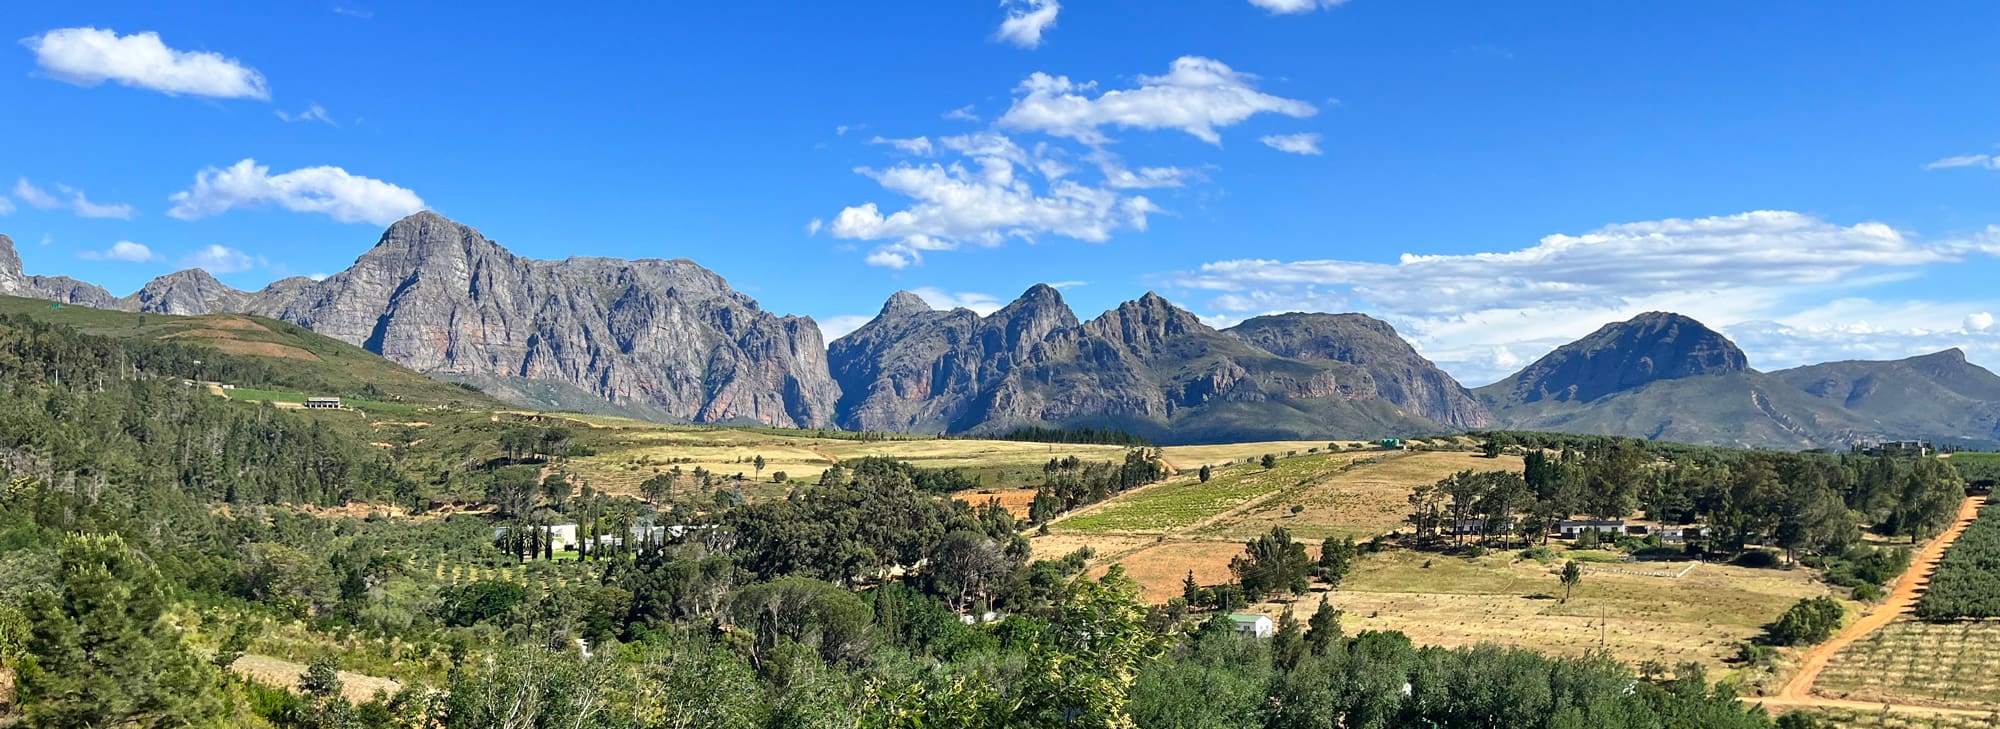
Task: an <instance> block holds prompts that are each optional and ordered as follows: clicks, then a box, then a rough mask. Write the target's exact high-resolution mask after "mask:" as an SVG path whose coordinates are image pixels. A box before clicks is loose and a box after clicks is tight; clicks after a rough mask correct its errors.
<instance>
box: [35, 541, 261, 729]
mask: <svg viewBox="0 0 2000 729" xmlns="http://www.w3.org/2000/svg"><path fill="white" fill-rule="evenodd" d="M168 600H169V596H168V592H167V586H166V584H165V583H164V580H162V579H161V577H160V574H159V571H158V570H157V569H156V568H155V567H154V566H153V564H152V563H151V562H150V561H149V560H148V559H147V558H146V557H145V556H144V555H142V554H139V553H138V552H137V551H135V550H133V549H132V548H131V547H129V546H127V545H126V543H125V540H124V539H121V538H119V537H117V536H113V535H88V534H79V535H74V536H71V537H69V538H68V539H66V540H64V541H63V545H62V549H61V552H60V564H59V571H58V574H57V578H56V587H55V588H54V589H51V590H43V591H39V592H37V593H35V594H34V595H32V596H30V598H29V600H28V603H27V611H26V613H27V615H26V617H27V624H28V628H29V629H28V636H27V638H28V639H27V645H26V651H25V652H26V654H27V658H26V660H25V661H24V662H23V664H22V666H21V670H20V677H19V682H20V697H21V703H22V705H23V706H24V707H25V708H26V710H27V714H28V721H29V723H30V724H31V725H33V726H37V727H108V726H161V727H165V726H222V725H223V722H222V719H223V714H224V703H223V702H224V699H223V696H224V694H223V692H222V687H221V681H220V676H219V675H218V674H217V671H216V669H215V667H214V666H211V665H209V664H208V663H207V662H205V661H203V660H201V658H200V657H199V656H197V655H195V653H194V652H193V651H192V650H190V649H189V648H188V647H187V646H186V645H185V644H184V643H183V642H182V639H181V635H180V632H179V631H178V630H176V629H175V628H174V627H173V626H172V625H170V624H168V623H167V622H166V620H164V619H163V614H164V613H165V611H166V608H167V605H168Z"/></svg>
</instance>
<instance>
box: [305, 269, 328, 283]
mask: <svg viewBox="0 0 2000 729" xmlns="http://www.w3.org/2000/svg"><path fill="white" fill-rule="evenodd" d="M306 278H309V279H312V280H314V281H325V280H326V274H324V273H320V272H318V271H314V272H312V273H308V274H306Z"/></svg>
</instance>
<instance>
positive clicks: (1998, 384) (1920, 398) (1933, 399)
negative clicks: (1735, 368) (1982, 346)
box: [1771, 349, 2000, 447]
mask: <svg viewBox="0 0 2000 729" xmlns="http://www.w3.org/2000/svg"><path fill="white" fill-rule="evenodd" d="M1771 375H1772V377H1775V378H1777V379H1779V380H1782V381H1784V382H1786V383H1788V384H1790V385H1792V386H1793V387H1796V388H1798V389H1799V390H1801V391H1803V392H1805V393H1806V394H1807V395H1810V396H1812V397H1815V398H1819V399H1820V400H1823V401H1826V402H1828V403H1832V404H1836V405H1839V406H1841V407H1843V408H1846V409H1848V410H1850V411H1853V412H1855V413H1859V414H1862V415H1864V416H1867V417H1869V418H1873V419H1875V420H1877V421H1879V422H1880V423H1881V424H1882V426H1883V427H1884V428H1886V429H1887V430H1888V434H1889V435H1890V437H1894V438H1899V439H1901V438H1913V439H1915V438H1921V439H1929V440H1938V441H1948V442H1955V443H1962V444H1966V445H1976V446H1982V447H1991V446H1994V445H2000V376H1996V375H1994V374H1993V373H1992V372H1990V371H1987V370H1986V369H1985V368H1982V367H1980V366H1978V365H1975V364H1972V363H1970V362H1967V361H1965V353H1964V352H1962V351H1960V350H1958V349H1948V350H1945V351H1942V352H1937V353H1934V354H1927V355H1923V356H1920V357H1911V358H1909V359H1901V360H1895V361H1890V362H1874V361H1860V360H1856V361H1845V362H1828V363H1825V364H1816V365H1808V366H1805V367H1797V368H1793V369H1789V370H1780V371H1777V372H1773V373H1771Z"/></svg>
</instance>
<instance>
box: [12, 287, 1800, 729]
mask: <svg viewBox="0 0 2000 729" xmlns="http://www.w3.org/2000/svg"><path fill="white" fill-rule="evenodd" d="M176 347H177V345H171V344H158V343H140V342H136V341H134V340H112V339H105V338H100V337H92V336H86V335H80V334H78V333H76V332H74V331H71V330H67V329H63V328H58V327H53V326H50V325H47V324H43V323H38V322H34V321H29V320H25V319H22V318H18V317H14V318H7V319H4V320H0V383H4V389H0V418H4V421H0V423H4V432H5V433H6V436H7V441H6V442H5V444H4V445H5V446H6V449H7V450H6V458H5V460H4V465H5V468H6V471H7V476H8V481H7V483H8V486H7V489H6V491H5V492H4V494H0V543H4V544H6V545H7V549H6V551H5V552H4V553H0V576H4V579H0V661H4V665H5V667H6V668H7V670H8V672H11V674H12V680H13V683H14V687H15V689H16V690H15V693H14V696H15V703H14V704H13V705H12V706H11V707H10V708H9V709H7V710H8V711H10V712H14V713H15V715H16V716H20V717H24V718H25V720H26V722H27V723H28V724H29V725H31V726H49V727H87V726H88V727H96V726H118V725H131V726H279V727H329V726H333V727H417V726H443V727H482V728H483V727H495V726H507V727H541V726H565V727H692V726H702V727H759V726H771V727H827V726H866V727H919V726H926V727H928V726H954V727H995V728H997V727H1020V726H1030V727H1034V726H1048V727H1056V726H1063V727H1070V726H1095V727H1116V726H1144V727H1169V726H1188V725H1203V726H1271V727H1292V726H1357V727H1358V726H1373V727H1389V726H1416V725H1429V726H1445V727H1477V726H1494V725H1501V726H1525V727H1543V726H1546V727H1581V726H1591V727H1725V728H1727V727H1764V726H1769V725H1770V722H1769V720H1768V719H1767V718H1765V717H1764V716H1763V715H1762V713H1761V712H1755V711H1749V710H1746V709H1744V708H1742V707H1741V706H1740V705H1739V704H1738V703H1737V702H1736V701H1735V700H1734V698H1733V696H1732V695H1731V694H1730V693H1729V692H1728V691H1727V690H1726V689H1712V688H1711V687H1709V686H1708V685H1707V684H1706V683H1705V681H1704V679H1703V676H1702V675H1701V674H1700V672H1699V671H1698V670H1696V669H1691V668H1683V669H1682V670H1681V671H1679V672H1677V675H1675V676H1674V677H1671V678H1669V677H1663V676H1652V677H1649V678H1647V679H1645V680H1639V679H1637V678H1636V677H1635V676H1633V675H1632V674H1631V673H1629V672H1628V669H1627V668H1625V667H1624V666H1621V665H1620V664H1618V663H1617V662H1615V661H1613V660H1610V659H1607V658H1592V659H1553V658H1547V657H1543V656H1539V655H1535V654H1532V653H1528V652H1525V651H1519V650H1508V649H1501V648H1493V647H1482V648H1475V649H1460V650H1447V649H1440V648H1419V647H1416V646H1414V645H1412V644H1411V643H1410V641H1409V640H1408V639H1407V638H1404V637H1403V636H1401V635H1400V634H1395V633H1373V632H1370V633H1362V634H1359V635H1353V636H1349V635H1344V634H1343V633H1342V631H1341V629H1340V627H1339V622H1338V620H1337V619H1336V618H1337V616H1335V615H1333V614H1331V612H1330V611H1326V610H1322V611H1321V613H1320V614H1315V615H1314V616H1313V618H1312V619H1311V620H1310V621H1292V620H1289V619H1288V620H1286V621H1284V622H1283V624H1282V625H1281V626H1279V628H1278V630H1277V632H1276V635H1275V637H1274V638H1273V639H1271V640H1268V641H1264V640H1257V639H1252V638H1245V637H1241V636H1239V635H1238V634H1237V633H1236V631H1235V630H1234V628H1233V627H1231V626H1230V624H1229V623H1228V622H1227V621H1226V620H1224V619H1222V618H1220V617H1214V618H1210V617H1208V616H1197V617H1188V616H1185V615H1184V614H1181V613H1177V612H1174V611H1166V610H1157V609H1149V608H1147V607H1145V606H1143V605H1142V604H1141V603H1140V602H1139V600H1138V598H1137V594H1136V591H1135V588H1134V587H1133V586H1132V584H1131V583H1130V582H1129V581H1127V580H1126V579H1124V578H1123V577H1122V576H1121V573H1119V572H1118V571H1116V570H1113V571H1112V572H1111V573H1109V574H1107V575H1105V576H1103V577H1102V578H1101V579H1088V578H1084V577H1082V576H1081V575H1080V573H1081V572H1082V570H1083V568H1084V565H1085V563H1086V559H1087V558H1086V556H1085V555H1082V554H1078V555H1070V556H1068V557H1063V558H1056V559H1046V558H1044V559H1036V558H1035V556H1034V555H1030V554H1028V553H1027V551H1026V550H1025V548H1024V545H1025V541H1024V539H1023V536H1024V535H1023V534H1022V533H1021V530H1020V527H1021V525H1020V524H1017V523H1016V522H1015V521H1014V519H1013V518H1012V517H1011V516H1009V514H1008V513H1007V512H1006V511H1004V510H1001V509H999V508H996V507H991V506H982V507H972V506H968V505H967V504H965V503H964V502H960V501H954V500H949V499H948V498H946V497H944V496H942V495H940V494H939V493H937V490H945V489H952V488H957V487H958V484H961V483H962V480H961V479H959V478H956V477H953V476H951V475H950V473H949V472H932V471H925V470H923V469H916V468H913V467H910V466H907V465H905V464H901V463H898V462H896V461H894V460H889V459H878V460H862V461H857V462H855V463H854V464H852V465H845V464H843V465H842V466H841V467H839V468H835V469H832V470H830V471H829V472H828V473H826V474H824V475H822V476H821V477H820V478H819V479H818V480H819V483H818V484H817V485H806V486H802V487H801V488H799V489H797V490H796V491H794V493H793V495H792V496H791V497H790V498H785V499H779V500H774V501H765V502H755V503H750V504H747V505H745V504H743V503H742V502H741V499H740V497H739V496H737V495H734V494H732V493H731V492H730V491H729V490H728V489H721V488H717V489H714V490H711V489H710V488H709V487H708V486H709V485H710V482H711V480H710V479H700V480H695V481H686V482H682V483H681V486H680V487H679V488H678V489H670V490H669V491H668V492H667V493H666V494H664V495H662V496H661V499H662V501H661V503H660V504H659V505H658V508H656V507H655V505H653V504H647V503H642V502H637V501H634V500H632V499H629V498H623V497H619V498H607V497H605V495H603V494H601V493H593V492H591V491H589V490H588V489H585V490H583V491H581V492H578V491H576V490H574V489H573V488H572V485H571V484H570V483H569V482H567V481H566V480H565V479H564V478H563V477H562V476H561V472H560V470H555V471H553V472H551V473H549V474H548V475H547V476H540V475H538V474H539V472H540V471H541V469H537V468H533V467H531V466H534V465H536V464H542V465H553V464H558V463H559V462H560V460H561V458H562V456H561V454H563V453H573V452H576V450H575V449H576V442H575V441H574V440H572V439H570V438H568V437H566V434H565V433H564V432H563V430H562V429H561V428H560V426H546V425H537V426H533V427H526V426H518V425H513V424H509V423H508V422H503V421H494V422H493V425H492V427H493V430H491V431H487V432H488V433H489V434H491V435H494V436H497V437H496V438H495V440H497V443H498V445H497V447H496V446H495V445H493V444H488V445H487V446H484V447H482V448H480V449H477V450H476V452H477V453H483V454H489V455H488V456H487V457H484V458H480V459H473V460H471V461H458V462H456V463H458V464H459V465H458V466H457V467H456V468H455V470H454V473H453V474H452V475H451V476H450V478H451V479H455V480H460V481H463V480H472V481H478V482H484V483H486V484H488V489H489V491H488V493H489V494H490V496H491V497H492V498H493V501H494V502H495V503H496V504H498V505H499V508H500V510H501V511H500V512H499V513H496V514H493V515H491V516H490V517H478V516H453V517H447V518H427V519H389V518H380V517H371V518H367V519H360V518H352V517H341V516H326V517H322V516H314V515H313V514H312V513H311V512H309V511H306V510H304V509H302V508H301V507H304V506H307V505H311V504H340V503H345V502H349V501H351V500H356V499H363V500H370V501H377V502H387V501H392V500H395V499H397V498H399V497H400V496H404V495H407V493H408V492H409V491H410V490H411V489H415V488H419V487H424V486H426V484H423V483H418V482H416V481H414V480H412V479H409V478H407V475H406V473H405V472H404V470H403V469H404V468H405V467H406V466H405V465H403V464H402V463H401V462H399V460H398V458H396V457H392V455H390V454H389V453H385V451H384V450H383V449H381V448H379V447H377V446H372V445H369V444H367V443H363V442H359V440H358V438H357V437H356V436H355V435H353V434H351V433H350V432H349V431H348V430H346V429H343V428H342V427H338V426H335V425H330V424H328V423H329V421H323V420H319V419H316V418H315V416H314V415H313V414H310V413H301V412H292V411H283V410H278V409H275V408H272V407H269V406H255V405H248V404H244V403H237V402H230V401H227V400H224V399H222V398H217V397H214V396H212V395H210V394H208V393H207V392H205V391H204V390H203V389H200V388H192V387H189V386H187V385H185V384H183V383H182V378H183V377H186V376H188V375H190V374H191V373H189V372H186V371H183V370H182V369H181V368H182V367H183V366H184V364H183V363H184V362H187V361H189V360H188V359H184V358H183V357H182V356H180V355H179V354H178V353H176V352H175V351H173V350H175V348H176ZM469 432H472V431H469ZM416 460H421V459H416ZM1079 466H1081V464H1079ZM1155 468H1157V467H1155ZM1151 477H1155V478H1156V477H1158V475H1157V471H1154V475H1153V476H1151ZM677 480H678V477H677ZM696 484H701V485H702V487H701V488H696V487H695V486H696ZM926 484H929V486H926ZM556 518H564V519H569V520H574V521H576V522H578V523H579V524H581V525H583V526H584V531H585V532H586V533H587V535H590V536H599V537H607V536H608V537H611V539H607V540H603V541H593V542H592V543H591V544H592V545H593V546H591V548H589V549H587V550H578V552H576V553H565V554H563V555H562V557H563V558H556V557H557V553H555V552H553V551H551V542H549V541H548V540H546V539H543V538H541V537H539V536H533V535H539V534H546V533H549V532H546V531H545V529H544V525H545V524H546V523H547V522H546V521H544V520H553V519H556ZM645 524H671V525H674V526H677V527H680V528H679V529H675V530H671V531H669V532H667V533H666V534H662V535H658V536H655V535H650V534H649V535H645V536H643V537H642V536H641V533H638V532H627V531H625V527H627V526H634V525H645ZM495 525H499V526H501V527H504V528H507V529H508V530H509V534H510V535H511V536H509V538H507V539H502V540H499V541H498V543H496V541H495V540H494V539H493V528H494V526H495ZM593 525H594V528H593ZM628 534H630V535H631V538H624V537H625V536H626V535H628ZM523 547H525V548H523ZM537 553H539V554H537ZM530 555H533V556H530ZM524 557H526V558H527V559H526V560H525V561H524V559H523V558H524ZM989 613H990V616H989ZM961 615H965V616H971V619H970V620H963V619H961ZM245 654H257V655H260V656H271V655H283V656H288V657H290V658H291V659H293V660H297V661H299V662H300V663H302V664H305V669H304V670H303V671H302V672H301V675H298V676H296V679H295V680H292V681H288V682H285V683H286V685H287V686H288V687H274V686H272V685H270V684H267V683H262V682H259V681H255V680H251V679H247V678H245V677H244V675H245V674H243V673H239V672H237V671H231V670H226V669H227V667H232V666H234V667H237V668H238V670H241V666H242V665H243V664H239V662H238V660H237V659H238V656H240V655H245ZM245 660H248V659H245ZM260 660H263V661H264V662H265V663H269V660H270V659H268V658H264V659H260ZM260 665H261V664H260ZM337 669H347V670H354V671H362V672H366V673H369V674H372V675H374V676H378V677H382V678H387V679H394V680H395V682H396V683H390V684H386V685H387V686H388V687H389V688H393V689H394V690H393V691H386V690H385V692H384V693H382V694H379V695H375V696H368V695H360V696H355V695H352V692H343V691H342V683H343V680H344V679H343V676H350V674H342V673H339V672H338V670H337ZM280 678H283V677H280ZM1496 722H1497V724H1496Z"/></svg>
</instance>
